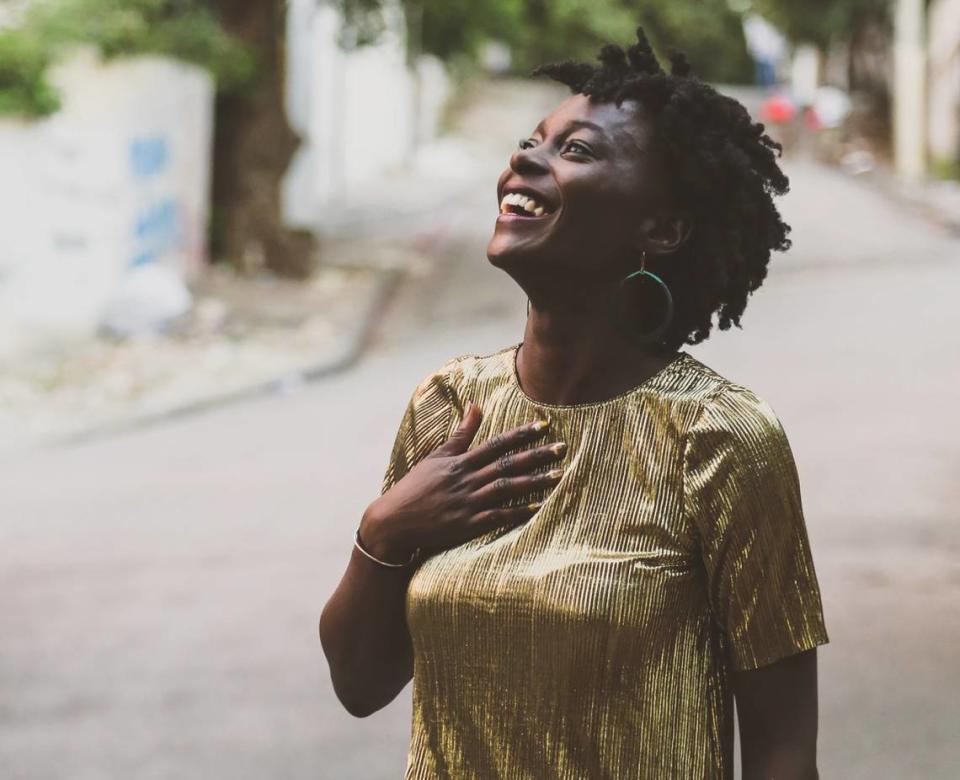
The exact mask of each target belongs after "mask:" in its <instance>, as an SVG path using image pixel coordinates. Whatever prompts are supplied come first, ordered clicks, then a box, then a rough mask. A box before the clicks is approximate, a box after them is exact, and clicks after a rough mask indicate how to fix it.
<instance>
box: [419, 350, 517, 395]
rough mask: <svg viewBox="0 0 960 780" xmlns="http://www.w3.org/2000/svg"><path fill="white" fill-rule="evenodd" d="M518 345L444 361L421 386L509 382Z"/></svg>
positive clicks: (426, 377) (472, 353) (468, 353)
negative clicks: (496, 381)
mask: <svg viewBox="0 0 960 780" xmlns="http://www.w3.org/2000/svg"><path fill="white" fill-rule="evenodd" d="M517 346H519V345H518V344H511V345H510V346H508V347H503V348H501V349H498V350H496V351H495V352H487V353H476V352H465V353H462V354H459V355H456V356H454V357H451V358H449V359H447V360H446V361H444V362H443V363H442V364H441V365H440V366H438V367H437V368H436V369H434V370H433V371H431V372H430V373H428V374H427V375H426V376H425V377H424V378H423V380H422V381H421V383H420V384H421V386H428V385H434V384H438V383H439V384H443V385H445V386H447V387H462V386H463V385H465V384H468V383H470V382H473V381H477V380H486V381H491V380H494V381H495V380H497V379H500V380H508V379H509V378H510V377H511V374H512V371H513V365H514V364H513V355H514V351H515V350H516V348H517Z"/></svg>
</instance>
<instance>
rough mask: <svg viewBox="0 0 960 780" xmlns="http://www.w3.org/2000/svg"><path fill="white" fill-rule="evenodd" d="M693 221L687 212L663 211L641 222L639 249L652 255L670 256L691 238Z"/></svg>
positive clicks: (638, 237)
mask: <svg viewBox="0 0 960 780" xmlns="http://www.w3.org/2000/svg"><path fill="white" fill-rule="evenodd" d="M692 231H693V219H692V218H691V216H690V213H689V212H686V211H663V212H659V213H657V214H655V215H653V216H650V217H646V218H645V219H643V220H641V221H640V224H639V226H638V231H637V232H638V236H637V249H638V250H639V249H643V250H646V251H647V252H650V253H651V254H656V255H668V254H671V253H672V252H676V251H677V249H679V248H680V246H681V245H682V244H683V243H684V242H685V241H686V240H687V239H688V238H689V237H690V233H691V232H692Z"/></svg>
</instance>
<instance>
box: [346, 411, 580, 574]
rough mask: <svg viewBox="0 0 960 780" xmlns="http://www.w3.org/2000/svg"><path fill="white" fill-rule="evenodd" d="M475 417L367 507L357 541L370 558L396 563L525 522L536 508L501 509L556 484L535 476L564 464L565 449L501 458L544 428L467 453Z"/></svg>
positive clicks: (513, 433) (555, 476)
mask: <svg viewBox="0 0 960 780" xmlns="http://www.w3.org/2000/svg"><path fill="white" fill-rule="evenodd" d="M480 417H481V415H480V409H479V407H477V406H476V405H475V404H472V403H470V404H468V406H467V410H466V412H465V413H464V416H463V420H462V421H461V423H460V426H459V427H458V428H457V430H456V431H455V432H454V433H453V435H452V436H451V437H450V438H449V439H448V440H447V441H446V442H444V443H443V444H442V445H441V446H439V447H438V448H437V449H435V450H434V451H433V452H431V453H430V454H429V455H428V456H427V457H425V458H424V459H423V460H421V461H420V462H419V463H418V464H417V465H416V466H414V467H413V468H412V469H411V470H410V471H409V472H408V473H407V474H406V475H405V476H404V477H403V478H402V479H401V480H399V481H398V482H397V483H396V484H395V485H394V486H393V487H392V488H390V489H389V490H388V491H387V492H386V493H384V494H383V495H382V496H380V497H379V498H378V499H376V500H375V501H374V502H373V503H372V504H371V505H370V506H369V507H368V509H367V511H366V512H365V513H364V516H363V520H362V521H361V523H360V536H361V539H362V540H363V544H364V546H365V547H366V548H367V549H368V550H370V552H371V553H372V554H373V555H375V556H377V557H383V558H384V559H385V560H388V561H391V562H393V561H395V562H398V563H399V562H402V561H403V560H405V559H408V558H409V557H410V555H411V553H412V552H413V551H414V550H415V549H416V548H418V547H419V548H421V549H422V550H423V552H424V553H425V554H432V553H435V552H438V551H440V550H443V549H446V548H448V547H456V546H457V545H460V544H463V543H464V542H466V541H467V540H469V539H471V538H473V537H475V536H479V535H480V534H482V533H484V532H485V531H488V530H490V529H492V528H495V527H497V526H500V525H508V524H516V523H520V522H523V521H525V520H528V519H529V518H530V517H531V516H532V515H533V514H534V513H535V512H536V511H537V509H539V508H540V505H541V502H534V503H529V504H523V505H521V506H511V507H504V506H502V504H503V503H504V502H506V501H508V500H509V499H513V498H518V497H520V496H524V495H529V494H530V493H533V492H536V491H539V490H542V489H544V488H547V487H553V486H554V485H556V484H557V482H559V481H560V477H561V476H562V473H563V472H562V470H561V469H552V470H550V471H548V472H547V473H535V469H537V468H538V467H540V466H543V465H544V464H549V463H551V462H553V461H555V460H556V459H557V458H560V457H562V456H563V454H564V452H565V450H566V444H565V443H563V442H555V443H553V444H549V445H543V446H540V447H535V448H528V449H526V450H523V451H521V452H516V453H511V454H507V453H508V452H510V450H514V449H517V448H518V447H522V446H523V445H525V444H529V443H531V442H534V441H536V440H537V439H538V438H540V437H541V436H542V435H543V433H544V432H545V431H546V429H547V427H548V425H549V424H548V423H546V422H544V421H538V422H535V423H530V424H527V425H523V426H520V427H518V428H513V429H511V430H509V431H506V432H505V433H502V434H499V435H498V436H495V437H494V438H492V439H490V441H487V442H485V443H484V444H482V445H480V446H479V447H476V448H475V449H473V450H471V451H469V452H468V451H467V448H468V447H469V446H470V443H471V442H472V441H473V437H474V436H475V435H476V432H477V429H478V428H479V426H480Z"/></svg>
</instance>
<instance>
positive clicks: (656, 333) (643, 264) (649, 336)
mask: <svg viewBox="0 0 960 780" xmlns="http://www.w3.org/2000/svg"><path fill="white" fill-rule="evenodd" d="M644 278H648V279H652V280H653V282H654V283H655V284H656V285H657V286H658V287H659V289H660V290H661V291H662V292H663V295H664V297H665V301H666V304H665V309H666V311H665V314H664V317H663V320H662V321H661V322H660V324H658V325H657V327H656V328H654V329H653V330H648V331H637V330H636V329H635V328H633V327H630V326H629V325H628V324H627V323H626V322H625V321H624V318H623V312H622V308H623V307H622V303H621V301H620V300H619V298H620V294H621V293H622V291H623V289H624V288H625V287H626V285H627V284H629V282H630V281H631V280H633V279H640V280H641V283H642V282H643V280H644ZM673 310H674V306H673V295H672V294H671V293H670V288H669V287H668V286H667V283H666V282H664V281H663V279H661V278H660V277H659V276H657V275H656V274H654V273H651V272H650V271H648V270H647V253H646V250H644V252H643V254H642V255H641V259H640V270H639V271H633V272H631V273H629V274H627V275H626V276H625V277H623V279H621V280H620V283H619V284H618V285H617V287H616V289H615V290H614V291H613V293H612V294H611V296H610V318H611V320H612V321H613V324H614V327H616V328H617V329H618V330H619V331H620V332H621V333H623V334H624V335H625V336H626V337H627V338H628V339H631V340H632V341H635V342H637V343H640V344H650V343H653V342H655V341H658V340H659V339H660V337H661V336H662V335H663V334H664V332H665V331H666V330H667V328H668V327H669V326H670V323H671V322H672V320H673Z"/></svg>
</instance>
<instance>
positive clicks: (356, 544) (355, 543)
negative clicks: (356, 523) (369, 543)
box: [353, 527, 420, 569]
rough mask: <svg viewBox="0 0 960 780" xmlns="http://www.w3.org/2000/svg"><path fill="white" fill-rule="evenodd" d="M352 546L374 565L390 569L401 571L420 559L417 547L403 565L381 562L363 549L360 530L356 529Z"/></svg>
mask: <svg viewBox="0 0 960 780" xmlns="http://www.w3.org/2000/svg"><path fill="white" fill-rule="evenodd" d="M353 546H354V547H356V548H357V549H358V550H359V551H360V552H362V553H363V554H364V555H366V556H367V557H368V558H369V559H370V560H371V561H373V562H374V563H379V564H380V565H381V566H387V567H389V568H391V569H402V568H403V567H405V566H409V565H410V564H411V563H413V562H414V561H416V560H417V558H418V557H420V548H419V547H418V548H417V549H416V550H414V551H413V555H411V556H410V560H409V561H406V562H405V563H390V562H389V561H381V560H380V559H379V558H377V557H376V556H375V555H371V554H370V553H369V552H367V551H366V550H365V549H364V548H363V544H362V543H361V541H360V529H359V527H358V528H357V530H356V532H355V533H354V534H353Z"/></svg>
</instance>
